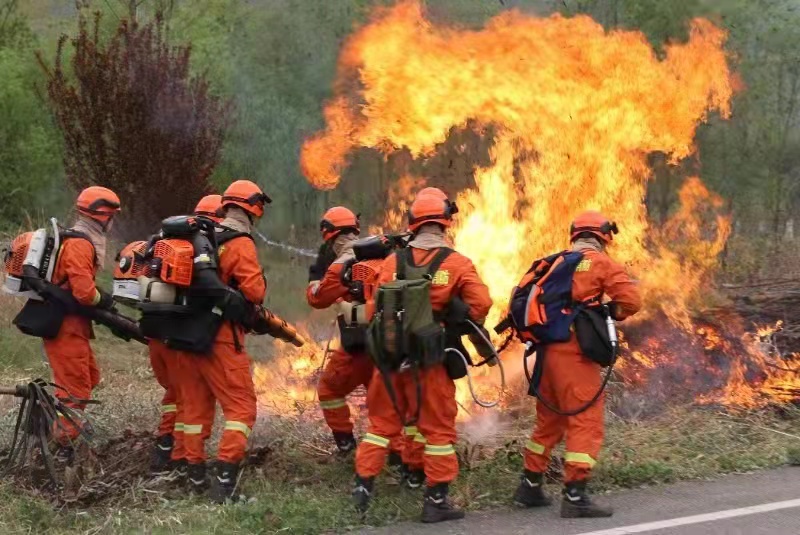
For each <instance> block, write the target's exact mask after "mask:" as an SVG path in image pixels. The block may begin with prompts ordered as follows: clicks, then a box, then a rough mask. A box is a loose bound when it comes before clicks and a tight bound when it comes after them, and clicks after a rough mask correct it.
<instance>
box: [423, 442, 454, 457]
mask: <svg viewBox="0 0 800 535" xmlns="http://www.w3.org/2000/svg"><path fill="white" fill-rule="evenodd" d="M455 454H456V449H455V448H454V447H453V445H452V444H445V445H444V446H434V445H433V444H425V455H455Z"/></svg>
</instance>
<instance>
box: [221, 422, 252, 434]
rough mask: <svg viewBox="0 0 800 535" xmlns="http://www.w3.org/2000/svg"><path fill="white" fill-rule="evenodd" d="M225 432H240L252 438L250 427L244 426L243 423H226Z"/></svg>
mask: <svg viewBox="0 0 800 535" xmlns="http://www.w3.org/2000/svg"><path fill="white" fill-rule="evenodd" d="M225 430H226V431H239V432H240V433H242V434H243V435H244V436H245V437H249V436H250V431H251V429H250V427H248V426H247V424H243V423H242V422H225Z"/></svg>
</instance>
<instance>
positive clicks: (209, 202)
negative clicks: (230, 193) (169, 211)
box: [194, 195, 222, 223]
mask: <svg viewBox="0 0 800 535" xmlns="http://www.w3.org/2000/svg"><path fill="white" fill-rule="evenodd" d="M221 208H222V195H206V196H205V197H203V198H202V199H200V201H198V203H197V206H195V207H194V215H197V216H203V217H207V218H209V219H210V220H212V221H216V222H217V223H219V222H220V221H221V220H222V218H221V217H220V209H221Z"/></svg>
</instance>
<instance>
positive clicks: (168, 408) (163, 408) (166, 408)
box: [161, 404, 178, 413]
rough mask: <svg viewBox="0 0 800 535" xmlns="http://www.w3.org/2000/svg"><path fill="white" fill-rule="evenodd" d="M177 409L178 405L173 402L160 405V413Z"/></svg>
mask: <svg viewBox="0 0 800 535" xmlns="http://www.w3.org/2000/svg"><path fill="white" fill-rule="evenodd" d="M177 411H178V406H177V405H175V404H170V405H161V412H162V413H167V412H177Z"/></svg>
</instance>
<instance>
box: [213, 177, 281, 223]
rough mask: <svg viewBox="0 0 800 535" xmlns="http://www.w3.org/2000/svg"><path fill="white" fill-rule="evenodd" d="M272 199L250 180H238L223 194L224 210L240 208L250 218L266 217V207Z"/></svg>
mask: <svg viewBox="0 0 800 535" xmlns="http://www.w3.org/2000/svg"><path fill="white" fill-rule="evenodd" d="M270 203H272V199H271V198H270V197H269V195H267V194H266V193H264V192H263V191H262V190H261V188H260V187H258V185H256V184H255V183H254V182H251V181H250V180H236V181H234V182H232V183H231V185H230V186H228V187H227V189H226V190H225V192H224V193H223V194H222V208H223V210H224V209H225V208H227V207H228V206H238V207H239V208H241V209H242V210H244V211H245V212H247V214H248V215H249V216H250V217H261V216H263V215H264V206H265V205H267V204H270Z"/></svg>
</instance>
